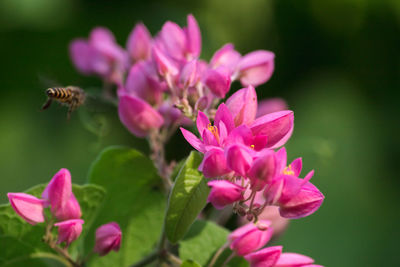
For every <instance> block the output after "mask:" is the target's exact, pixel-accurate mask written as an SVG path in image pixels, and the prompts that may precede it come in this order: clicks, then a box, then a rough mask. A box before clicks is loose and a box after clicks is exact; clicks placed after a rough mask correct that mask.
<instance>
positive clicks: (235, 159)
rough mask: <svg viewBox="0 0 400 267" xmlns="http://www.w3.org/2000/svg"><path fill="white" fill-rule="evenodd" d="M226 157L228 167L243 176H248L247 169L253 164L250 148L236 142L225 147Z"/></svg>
mask: <svg viewBox="0 0 400 267" xmlns="http://www.w3.org/2000/svg"><path fill="white" fill-rule="evenodd" d="M225 157H226V162H227V165H228V167H229V168H230V169H231V170H233V171H235V172H236V173H237V174H238V175H240V176H242V177H247V171H248V170H249V169H250V167H251V166H252V164H253V157H252V151H251V149H250V148H248V147H246V146H244V145H241V144H235V145H231V146H229V147H227V148H226V149H225Z"/></svg>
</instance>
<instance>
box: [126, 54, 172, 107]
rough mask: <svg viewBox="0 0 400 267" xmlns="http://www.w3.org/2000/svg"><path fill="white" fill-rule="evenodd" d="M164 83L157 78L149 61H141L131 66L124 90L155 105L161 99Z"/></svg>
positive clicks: (164, 87)
mask: <svg viewBox="0 0 400 267" xmlns="http://www.w3.org/2000/svg"><path fill="white" fill-rule="evenodd" d="M165 89H166V86H165V84H163V83H161V82H160V81H159V80H158V76H157V72H156V70H155V68H154V66H153V64H152V62H150V61H141V62H138V63H136V64H135V65H133V66H132V68H131V69H130V71H129V74H128V77H127V78H126V84H125V90H126V92H127V93H128V94H133V95H135V96H137V97H140V98H141V99H143V100H145V101H147V102H148V103H150V104H151V105H156V104H159V103H161V101H162V92H163V91H164V90H165Z"/></svg>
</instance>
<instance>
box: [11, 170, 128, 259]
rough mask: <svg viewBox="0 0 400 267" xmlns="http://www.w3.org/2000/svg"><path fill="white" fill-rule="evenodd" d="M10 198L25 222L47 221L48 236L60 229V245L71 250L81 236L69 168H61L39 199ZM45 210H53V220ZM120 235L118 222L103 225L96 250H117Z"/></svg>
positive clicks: (97, 237)
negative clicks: (52, 230)
mask: <svg viewBox="0 0 400 267" xmlns="http://www.w3.org/2000/svg"><path fill="white" fill-rule="evenodd" d="M7 196H8V199H9V201H10V203H11V206H12V207H13V209H14V210H15V212H16V213H17V214H18V215H19V216H20V217H22V218H23V219H24V220H25V221H26V222H28V223H30V224H32V225H35V224H37V223H44V222H45V223H46V225H47V227H48V229H49V230H48V233H46V234H51V231H50V230H51V228H52V227H53V226H55V227H58V239H57V244H60V243H65V247H68V246H69V245H70V244H71V243H72V242H73V241H75V240H76V239H78V237H79V236H80V235H81V232H82V224H83V223H84V220H82V219H81V215H82V213H81V208H80V205H79V203H78V201H77V199H76V197H75V195H74V193H73V192H72V183H71V174H70V172H69V171H68V170H67V169H61V170H60V171H58V172H57V173H56V174H55V175H54V177H53V178H52V179H51V181H50V182H49V183H48V185H47V186H46V188H45V189H44V191H43V193H42V197H41V198H40V199H39V198H37V197H34V196H32V195H29V194H25V193H8V194H7ZM46 208H50V214H51V217H50V218H47V217H46V213H45V209H46ZM121 235H122V234H121V229H120V228H119V225H118V224H117V223H114V222H112V223H108V224H105V225H102V226H100V227H99V228H98V229H97V231H96V244H95V248H94V251H95V252H97V253H99V254H100V255H105V254H107V253H108V252H110V251H111V250H115V251H118V249H119V246H120V242H121ZM46 238H47V239H48V238H49V237H48V236H45V239H46ZM51 239H52V238H50V240H51Z"/></svg>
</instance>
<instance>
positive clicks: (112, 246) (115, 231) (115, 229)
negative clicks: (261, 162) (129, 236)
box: [94, 222, 122, 256]
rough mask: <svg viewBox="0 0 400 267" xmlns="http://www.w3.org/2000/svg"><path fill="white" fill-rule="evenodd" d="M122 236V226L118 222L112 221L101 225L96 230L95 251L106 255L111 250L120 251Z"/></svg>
mask: <svg viewBox="0 0 400 267" xmlns="http://www.w3.org/2000/svg"><path fill="white" fill-rule="evenodd" d="M121 238H122V233H121V228H120V227H119V225H118V224H117V223H115V222H110V223H107V224H104V225H102V226H100V227H99V228H97V230H96V244H95V246H94V252H96V253H99V254H100V256H104V255H106V254H108V253H109V252H110V251H111V250H114V251H118V250H119V248H120V246H121Z"/></svg>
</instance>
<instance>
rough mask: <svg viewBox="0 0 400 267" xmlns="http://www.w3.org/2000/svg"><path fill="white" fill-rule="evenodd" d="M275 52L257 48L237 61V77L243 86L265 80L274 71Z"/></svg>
mask: <svg viewBox="0 0 400 267" xmlns="http://www.w3.org/2000/svg"><path fill="white" fill-rule="evenodd" d="M274 58H275V54H274V53H272V52H270V51H265V50H258V51H254V52H251V53H249V54H247V55H245V56H243V57H242V59H241V60H240V61H239V63H238V70H239V79H240V82H241V83H242V85H243V86H248V85H253V86H258V85H260V84H263V83H265V82H267V81H268V80H269V79H270V78H271V76H272V73H273V72H274Z"/></svg>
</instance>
